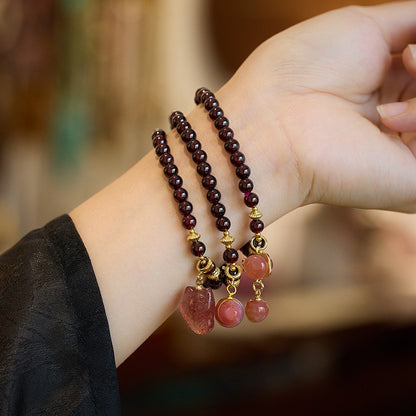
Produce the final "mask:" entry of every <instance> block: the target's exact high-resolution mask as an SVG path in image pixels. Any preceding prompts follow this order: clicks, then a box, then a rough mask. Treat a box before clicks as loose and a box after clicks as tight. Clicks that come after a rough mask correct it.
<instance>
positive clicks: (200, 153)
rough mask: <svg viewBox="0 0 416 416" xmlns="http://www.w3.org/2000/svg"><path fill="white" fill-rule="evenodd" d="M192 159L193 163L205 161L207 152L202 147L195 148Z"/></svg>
mask: <svg viewBox="0 0 416 416" xmlns="http://www.w3.org/2000/svg"><path fill="white" fill-rule="evenodd" d="M192 160H193V161H194V162H195V163H201V162H206V161H207V154H206V153H205V151H204V150H202V149H198V150H195V152H193V154H192Z"/></svg>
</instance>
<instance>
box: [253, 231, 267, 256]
mask: <svg viewBox="0 0 416 416" xmlns="http://www.w3.org/2000/svg"><path fill="white" fill-rule="evenodd" d="M255 241H256V242H257V243H261V242H262V243H263V244H257V245H255V244H254V242H255ZM266 247H267V240H266V237H264V236H263V235H262V234H254V237H253V238H252V239H251V240H250V247H249V252H250V253H251V254H262V253H263V252H264V250H265V249H266Z"/></svg>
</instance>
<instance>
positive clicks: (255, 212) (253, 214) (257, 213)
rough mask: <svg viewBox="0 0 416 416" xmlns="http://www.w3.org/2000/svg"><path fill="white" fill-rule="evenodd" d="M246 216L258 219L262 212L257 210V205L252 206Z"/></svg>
mask: <svg viewBox="0 0 416 416" xmlns="http://www.w3.org/2000/svg"><path fill="white" fill-rule="evenodd" d="M248 216H249V217H250V218H251V219H252V220H258V219H260V218H261V217H262V216H263V214H262V213H261V212H260V211H259V209H258V208H257V206H255V207H253V208H252V209H251V212H250V214H248Z"/></svg>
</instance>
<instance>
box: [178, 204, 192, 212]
mask: <svg viewBox="0 0 416 416" xmlns="http://www.w3.org/2000/svg"><path fill="white" fill-rule="evenodd" d="M178 208H179V212H180V213H181V214H183V215H189V214H190V213H191V212H192V210H193V208H194V207H193V206H192V204H191V203H190V202H189V201H182V202H180V203H179V205H178Z"/></svg>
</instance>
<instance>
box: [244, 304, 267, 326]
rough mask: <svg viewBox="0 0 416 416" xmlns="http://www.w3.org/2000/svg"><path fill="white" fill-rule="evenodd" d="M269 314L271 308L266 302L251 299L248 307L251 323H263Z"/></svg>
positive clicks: (247, 314)
mask: <svg viewBox="0 0 416 416" xmlns="http://www.w3.org/2000/svg"><path fill="white" fill-rule="evenodd" d="M268 314H269V306H268V305H267V302H265V301H264V300H256V299H251V300H249V301H248V302H247V305H246V316H247V318H248V320H249V321H251V322H261V321H262V320H263V319H265V318H266V317H267V315H268Z"/></svg>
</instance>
